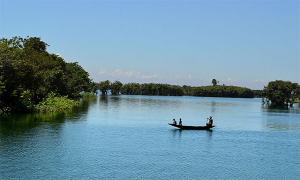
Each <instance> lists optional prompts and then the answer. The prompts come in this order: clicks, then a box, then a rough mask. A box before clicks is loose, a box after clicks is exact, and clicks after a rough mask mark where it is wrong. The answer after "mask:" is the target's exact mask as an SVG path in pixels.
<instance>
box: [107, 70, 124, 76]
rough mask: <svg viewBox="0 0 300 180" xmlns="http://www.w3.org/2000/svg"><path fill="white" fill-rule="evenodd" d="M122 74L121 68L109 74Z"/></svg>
mask: <svg viewBox="0 0 300 180" xmlns="http://www.w3.org/2000/svg"><path fill="white" fill-rule="evenodd" d="M123 74H124V73H123V70H122V69H117V70H115V72H113V73H110V75H111V76H122V75H123Z"/></svg>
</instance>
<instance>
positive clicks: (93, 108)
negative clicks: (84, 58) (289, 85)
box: [0, 95, 300, 179]
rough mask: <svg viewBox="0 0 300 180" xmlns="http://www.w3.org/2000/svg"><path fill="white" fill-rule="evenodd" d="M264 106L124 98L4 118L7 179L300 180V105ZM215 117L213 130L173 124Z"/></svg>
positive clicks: (1, 146)
mask: <svg viewBox="0 0 300 180" xmlns="http://www.w3.org/2000/svg"><path fill="white" fill-rule="evenodd" d="M260 101H261V100H260V99H231V98H198V97H158V96H123V95H122V96H107V97H104V98H103V97H101V98H100V97H98V98H97V99H90V100H85V101H83V106H82V107H78V108H76V109H74V110H73V111H69V112H61V113H56V114H46V115H43V114H31V115H17V116H10V117H4V116H0V118H1V120H0V179H299V177H300V109H299V106H298V104H296V105H295V107H294V108H289V109H276V108H268V107H266V106H263V105H261V102H260ZM209 116H213V119H214V123H215V124H216V125H217V127H216V128H213V130H211V131H205V130H204V131H193V130H182V131H181V130H177V129H174V127H171V126H169V125H168V124H167V123H170V122H172V119H173V118H176V120H178V119H179V118H180V117H181V118H182V120H183V124H185V125H204V124H205V122H206V118H207V117H209ZM8 119H9V122H8Z"/></svg>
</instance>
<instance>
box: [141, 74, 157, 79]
mask: <svg viewBox="0 0 300 180" xmlns="http://www.w3.org/2000/svg"><path fill="white" fill-rule="evenodd" d="M137 77H138V78H141V79H149V78H156V77H157V74H155V75H153V76H145V75H143V76H137Z"/></svg>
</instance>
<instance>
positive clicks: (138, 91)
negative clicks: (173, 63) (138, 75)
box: [121, 83, 183, 96]
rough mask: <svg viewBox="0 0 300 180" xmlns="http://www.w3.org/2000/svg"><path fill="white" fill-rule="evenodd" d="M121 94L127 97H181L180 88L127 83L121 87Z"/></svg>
mask: <svg viewBox="0 0 300 180" xmlns="http://www.w3.org/2000/svg"><path fill="white" fill-rule="evenodd" d="M121 94H129V95H159V96H182V95H183V88H182V87H181V86H176V85H169V84H154V83H144V84H139V83H128V84H125V85H123V86H122V88H121Z"/></svg>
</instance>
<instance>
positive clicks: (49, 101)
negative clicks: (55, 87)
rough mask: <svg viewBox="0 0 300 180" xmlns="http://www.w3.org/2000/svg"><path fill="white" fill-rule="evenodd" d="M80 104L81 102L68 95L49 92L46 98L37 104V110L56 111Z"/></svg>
mask: <svg viewBox="0 0 300 180" xmlns="http://www.w3.org/2000/svg"><path fill="white" fill-rule="evenodd" d="M75 105H79V102H77V101H75V100H71V99H68V96H60V95H56V94H55V93H53V92H52V93H49V94H48V96H47V97H46V99H44V100H43V101H42V102H40V103H39V104H38V105H36V106H35V109H36V111H37V112H55V111H59V110H63V109H71V108H72V107H73V106H75Z"/></svg>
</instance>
